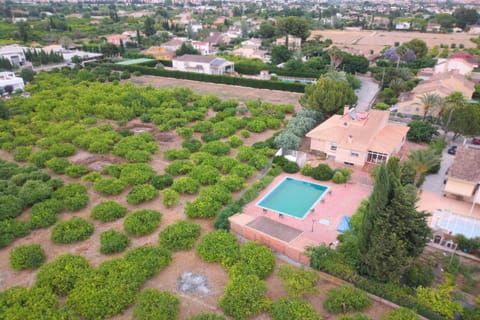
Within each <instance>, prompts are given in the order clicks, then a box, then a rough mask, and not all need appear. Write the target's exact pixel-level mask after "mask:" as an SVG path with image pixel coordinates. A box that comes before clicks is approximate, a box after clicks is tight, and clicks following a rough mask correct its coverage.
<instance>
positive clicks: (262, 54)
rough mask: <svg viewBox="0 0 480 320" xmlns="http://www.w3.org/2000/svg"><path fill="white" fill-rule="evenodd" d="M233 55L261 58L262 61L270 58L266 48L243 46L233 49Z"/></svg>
mask: <svg viewBox="0 0 480 320" xmlns="http://www.w3.org/2000/svg"><path fill="white" fill-rule="evenodd" d="M232 54H233V55H236V56H239V57H242V58H248V59H260V60H262V61H268V60H270V59H269V57H268V52H267V51H265V50H260V49H255V48H250V47H242V48H238V49H235V50H233V51H232Z"/></svg>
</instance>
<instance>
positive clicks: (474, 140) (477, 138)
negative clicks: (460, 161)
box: [472, 137, 480, 145]
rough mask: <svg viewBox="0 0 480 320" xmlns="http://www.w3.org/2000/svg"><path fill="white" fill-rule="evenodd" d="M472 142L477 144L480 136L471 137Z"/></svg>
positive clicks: (479, 141) (479, 143) (479, 142)
mask: <svg viewBox="0 0 480 320" xmlns="http://www.w3.org/2000/svg"><path fill="white" fill-rule="evenodd" d="M472 143H473V144H478V145H480V137H475V138H473V139H472Z"/></svg>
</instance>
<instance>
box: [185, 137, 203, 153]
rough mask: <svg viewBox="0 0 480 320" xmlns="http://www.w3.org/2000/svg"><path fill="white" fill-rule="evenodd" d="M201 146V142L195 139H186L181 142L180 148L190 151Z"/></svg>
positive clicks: (196, 149) (195, 150)
mask: <svg viewBox="0 0 480 320" xmlns="http://www.w3.org/2000/svg"><path fill="white" fill-rule="evenodd" d="M201 147H202V143H201V142H200V141H198V140H197V139H188V140H185V141H183V142H182V148H185V149H187V150H189V151H190V152H197V151H198V150H200V148H201Z"/></svg>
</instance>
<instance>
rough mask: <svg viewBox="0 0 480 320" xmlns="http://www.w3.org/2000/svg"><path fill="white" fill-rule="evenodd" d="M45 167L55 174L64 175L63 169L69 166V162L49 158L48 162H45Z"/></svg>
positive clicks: (63, 159)
mask: <svg viewBox="0 0 480 320" xmlns="http://www.w3.org/2000/svg"><path fill="white" fill-rule="evenodd" d="M45 166H46V167H47V168H48V169H50V170H52V171H53V172H55V173H58V174H64V173H65V169H66V168H67V167H68V166H70V161H68V160H67V159H65V158H56V157H54V158H51V159H50V160H48V161H47V162H45Z"/></svg>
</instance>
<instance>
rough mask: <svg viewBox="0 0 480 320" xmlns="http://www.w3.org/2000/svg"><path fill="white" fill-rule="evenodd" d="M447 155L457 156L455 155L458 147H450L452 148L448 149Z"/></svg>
mask: <svg viewBox="0 0 480 320" xmlns="http://www.w3.org/2000/svg"><path fill="white" fill-rule="evenodd" d="M447 153H448V154H455V153H457V146H450V148H448V150H447Z"/></svg>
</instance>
